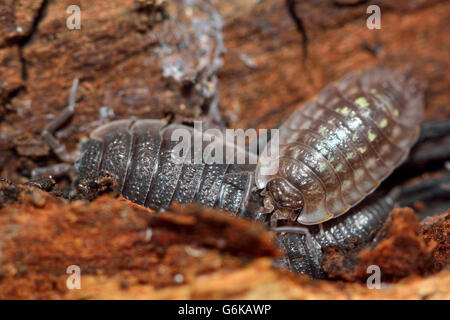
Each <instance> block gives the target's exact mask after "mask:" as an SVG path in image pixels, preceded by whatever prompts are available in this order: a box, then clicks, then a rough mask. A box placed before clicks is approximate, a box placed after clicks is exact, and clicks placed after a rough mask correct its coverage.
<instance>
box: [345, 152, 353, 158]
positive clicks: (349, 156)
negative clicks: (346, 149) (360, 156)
mask: <svg viewBox="0 0 450 320" xmlns="http://www.w3.org/2000/svg"><path fill="white" fill-rule="evenodd" d="M354 156H355V155H354V154H353V152H350V153H348V154H347V156H346V158H347V159H351V158H353V157H354Z"/></svg>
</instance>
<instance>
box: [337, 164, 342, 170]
mask: <svg viewBox="0 0 450 320" xmlns="http://www.w3.org/2000/svg"><path fill="white" fill-rule="evenodd" d="M341 170H342V164H341V163H339V164H338V165H337V166H336V172H339V171H341Z"/></svg>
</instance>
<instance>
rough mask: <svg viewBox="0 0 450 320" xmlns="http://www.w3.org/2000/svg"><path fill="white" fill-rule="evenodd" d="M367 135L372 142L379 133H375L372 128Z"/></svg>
mask: <svg viewBox="0 0 450 320" xmlns="http://www.w3.org/2000/svg"><path fill="white" fill-rule="evenodd" d="M367 137H368V138H369V141H370V142H372V141H373V140H375V138H376V137H377V135H376V134H375V133H373V132H372V130H370V129H369V131H368V132H367Z"/></svg>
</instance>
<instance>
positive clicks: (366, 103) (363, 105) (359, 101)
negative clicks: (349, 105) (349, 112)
mask: <svg viewBox="0 0 450 320" xmlns="http://www.w3.org/2000/svg"><path fill="white" fill-rule="evenodd" d="M355 103H356V104H357V105H358V106H360V107H361V108H367V107H368V106H369V101H367V99H366V98H364V97H359V98H357V99H356V100H355Z"/></svg>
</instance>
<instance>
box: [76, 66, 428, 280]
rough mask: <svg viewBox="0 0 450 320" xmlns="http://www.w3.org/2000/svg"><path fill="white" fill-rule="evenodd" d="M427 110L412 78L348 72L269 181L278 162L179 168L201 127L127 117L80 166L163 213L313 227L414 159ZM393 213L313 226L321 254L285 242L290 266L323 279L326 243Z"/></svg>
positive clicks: (366, 207) (304, 124)
mask: <svg viewBox="0 0 450 320" xmlns="http://www.w3.org/2000/svg"><path fill="white" fill-rule="evenodd" d="M422 111H423V96H422V93H421V91H420V90H419V89H418V88H417V86H416V84H415V83H414V82H413V81H412V80H411V79H410V78H408V77H406V76H404V75H400V74H398V73H396V72H394V71H392V70H389V69H384V68H375V69H371V70H368V71H366V72H363V73H362V74H350V75H347V76H346V77H344V78H343V79H341V80H340V81H339V82H337V83H335V84H332V85H330V86H328V87H326V88H324V89H323V90H322V91H320V93H319V94H318V96H317V98H316V99H315V100H313V101H311V102H309V103H307V104H306V105H305V106H304V107H303V108H301V109H300V110H298V111H296V112H295V113H294V114H292V115H291V117H290V118H289V119H288V120H287V121H286V122H285V123H284V124H283V125H282V126H281V128H280V136H279V142H280V149H279V150H280V152H279V155H278V160H279V162H278V164H279V170H278V172H277V173H276V174H271V175H265V172H267V171H266V169H267V168H268V167H270V166H271V165H272V164H273V162H272V161H273V158H265V157H261V158H260V159H259V163H258V166H256V165H227V164H207V163H201V164H193V163H190V164H188V163H183V164H178V163H174V162H173V159H172V158H171V151H172V150H173V148H174V146H175V145H176V143H177V142H175V141H172V139H171V135H172V133H173V132H174V131H175V130H177V129H179V128H183V129H187V130H191V131H192V130H193V128H190V127H187V126H182V125H174V124H172V125H167V124H166V123H165V122H163V121H160V120H119V121H114V122H111V123H109V124H107V125H104V126H102V127H100V128H98V129H97V130H95V131H94V132H92V134H91V139H90V140H89V141H87V142H86V143H85V144H84V145H83V151H82V156H81V157H80V159H79V160H78V161H77V163H76V168H77V170H78V174H79V180H82V179H83V178H86V177H88V176H89V175H94V176H96V175H98V174H99V173H101V172H103V171H106V172H110V173H112V174H114V175H115V176H116V177H117V181H118V184H119V187H120V190H121V193H122V194H123V195H124V197H125V198H127V199H129V200H131V201H134V202H136V203H138V204H141V205H145V206H147V207H151V208H153V209H160V208H166V207H169V206H170V205H171V203H172V202H173V201H176V202H180V203H191V202H195V203H202V204H205V205H208V206H214V207H218V208H221V209H224V210H226V211H229V212H231V213H233V214H236V215H239V216H242V217H250V218H252V219H256V220H259V221H263V222H268V221H269V218H270V216H271V215H272V216H275V213H282V215H281V217H282V218H285V217H288V218H290V220H292V222H290V223H291V224H292V223H294V224H295V223H297V222H299V223H301V224H307V225H312V224H318V223H322V222H325V221H326V220H329V219H331V218H334V217H337V216H340V215H342V214H343V213H345V212H346V211H348V210H350V209H351V208H352V207H354V206H356V205H357V204H358V203H359V202H360V201H361V200H363V199H364V198H365V197H366V196H367V195H368V194H369V193H371V192H372V191H373V190H374V189H375V188H376V187H377V186H378V184H379V183H380V182H381V181H382V180H383V179H384V178H386V177H387V176H388V175H389V174H390V172H392V170H394V169H395V168H396V167H397V166H398V165H400V163H402V162H403V161H404V160H405V158H406V157H407V155H408V152H409V149H410V147H411V146H412V145H413V144H414V142H415V141H416V139H417V136H418V132H419V130H418V129H419V127H418V124H419V122H420V120H421V117H422ZM192 136H194V135H192ZM207 144H208V143H204V144H203V146H202V148H205V147H206V145H207ZM194 145H195V144H194V143H192V146H194ZM268 147H269V146H268ZM191 156H193V152H192V153H191ZM255 175H256V178H254V177H255ZM392 207H393V201H392V199H390V198H389V197H388V198H384V199H382V200H377V201H371V202H370V203H366V201H365V202H364V203H362V204H360V205H358V206H356V207H355V208H353V209H351V211H350V212H349V214H347V215H345V216H342V217H339V218H338V219H334V220H331V221H328V222H325V223H324V224H323V231H324V232H319V228H318V226H310V227H309V230H310V232H311V234H312V235H313V242H314V246H315V247H316V249H318V250H317V251H318V253H319V254H312V252H310V250H309V249H308V245H307V243H306V241H305V236H304V235H301V234H281V235H279V237H278V241H279V243H280V245H281V247H282V248H284V251H285V252H286V257H287V258H286V261H285V263H286V264H287V265H289V266H290V267H291V268H292V269H293V270H295V271H298V272H302V273H308V274H311V275H313V276H317V277H320V276H322V275H323V271H322V269H321V266H320V260H321V258H322V252H321V251H320V248H321V247H322V246H327V245H337V246H339V247H342V246H344V240H345V239H346V238H348V237H358V238H362V239H369V238H370V236H373V235H374V233H375V232H376V231H377V230H378V229H379V228H380V227H381V225H382V223H383V221H384V220H385V219H386V217H387V214H388V213H389V211H390V210H391V209H392ZM279 217H280V216H279ZM295 221H296V222H295ZM317 258H318V259H317Z"/></svg>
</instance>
